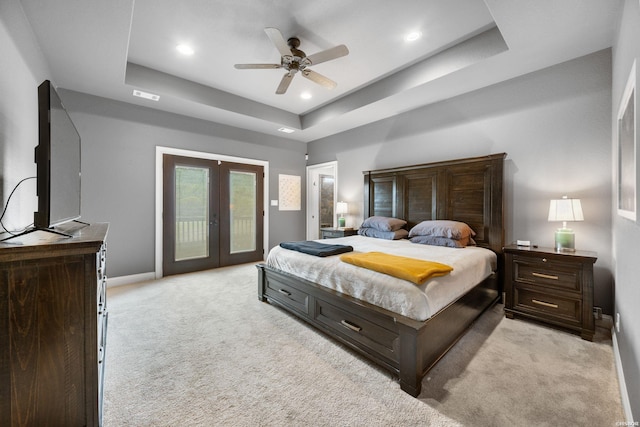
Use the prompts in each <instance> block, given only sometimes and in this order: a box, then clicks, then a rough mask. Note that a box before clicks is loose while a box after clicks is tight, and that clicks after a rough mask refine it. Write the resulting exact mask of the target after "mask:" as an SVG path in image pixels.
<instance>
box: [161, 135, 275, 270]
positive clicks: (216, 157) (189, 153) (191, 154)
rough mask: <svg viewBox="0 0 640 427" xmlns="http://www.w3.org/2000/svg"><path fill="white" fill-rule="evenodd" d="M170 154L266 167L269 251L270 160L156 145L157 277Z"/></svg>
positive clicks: (265, 240)
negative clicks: (164, 173) (165, 163)
mask: <svg viewBox="0 0 640 427" xmlns="http://www.w3.org/2000/svg"><path fill="white" fill-rule="evenodd" d="M163 154H170V155H173V156H183V157H194V158H198V159H207V160H220V161H222V162H233V163H244V164H247V165H257V166H262V167H263V168H264V185H263V187H264V203H263V205H264V206H263V207H262V208H263V209H264V217H263V220H264V227H263V228H264V233H263V242H262V245H263V248H262V249H263V251H264V252H263V253H265V254H266V253H267V249H268V247H269V162H268V161H266V160H257V159H247V158H243V157H233V156H226V155H224V154H214V153H206V152H203V151H191V150H183V149H180V148H171V147H162V146H156V218H155V222H156V233H155V236H156V245H155V252H156V253H155V278H156V279H159V278H161V277H162V202H163V194H162V156H163Z"/></svg>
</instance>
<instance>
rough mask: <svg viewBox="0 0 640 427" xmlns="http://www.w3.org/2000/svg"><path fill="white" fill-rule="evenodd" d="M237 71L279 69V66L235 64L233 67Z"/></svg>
mask: <svg viewBox="0 0 640 427" xmlns="http://www.w3.org/2000/svg"><path fill="white" fill-rule="evenodd" d="M234 67H235V68H237V69H238V70H252V69H262V68H269V69H274V68H281V67H282V65H280V64H236V65H234Z"/></svg>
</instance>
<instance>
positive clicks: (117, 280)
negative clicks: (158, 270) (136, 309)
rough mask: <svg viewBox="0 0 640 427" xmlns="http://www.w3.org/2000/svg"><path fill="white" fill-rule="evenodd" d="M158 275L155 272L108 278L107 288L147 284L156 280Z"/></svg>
mask: <svg viewBox="0 0 640 427" xmlns="http://www.w3.org/2000/svg"><path fill="white" fill-rule="evenodd" d="M155 278H156V274H155V273H154V272H153V271H150V272H148V273H139V274H132V275H130V276H119V277H108V278H107V288H115V287H116V286H124V285H130V284H132V283H139V282H146V281H148V280H154V279H155Z"/></svg>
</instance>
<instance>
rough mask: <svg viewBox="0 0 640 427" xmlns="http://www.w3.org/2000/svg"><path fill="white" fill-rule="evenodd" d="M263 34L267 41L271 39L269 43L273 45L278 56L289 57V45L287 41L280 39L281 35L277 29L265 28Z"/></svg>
mask: <svg viewBox="0 0 640 427" xmlns="http://www.w3.org/2000/svg"><path fill="white" fill-rule="evenodd" d="M264 32H265V33H267V36H269V39H271V43H273V44H274V45H275V47H276V49H278V52H280V56H287V55H289V56H291V49H289V45H288V44H287V41H286V40H285V39H284V37H282V33H281V32H280V30H278V29H277V28H270V27H267V28H265V29H264Z"/></svg>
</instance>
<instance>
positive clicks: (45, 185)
mask: <svg viewBox="0 0 640 427" xmlns="http://www.w3.org/2000/svg"><path fill="white" fill-rule="evenodd" d="M38 128H39V140H38V146H37V147H36V149H35V161H36V170H37V173H36V177H37V184H36V191H37V195H38V211H37V212H35V213H34V215H33V217H34V220H33V223H34V227H35V229H53V228H54V227H55V226H57V225H60V224H63V223H65V222H69V221H73V220H77V219H79V218H80V178H81V168H80V134H79V133H78V130H77V129H76V127H75V126H74V124H73V122H72V121H71V118H70V117H69V114H68V113H67V111H66V110H65V109H64V106H63V105H62V101H61V100H60V97H59V96H58V94H57V93H56V90H55V88H54V87H53V85H52V84H51V82H50V81H49V80H45V81H44V82H42V84H40V86H38Z"/></svg>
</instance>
